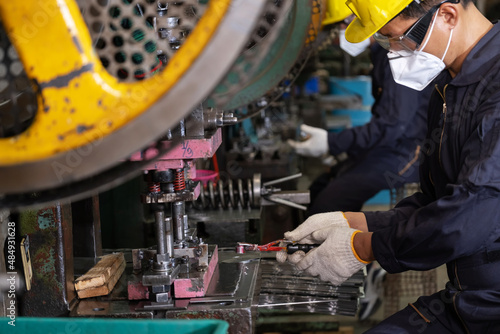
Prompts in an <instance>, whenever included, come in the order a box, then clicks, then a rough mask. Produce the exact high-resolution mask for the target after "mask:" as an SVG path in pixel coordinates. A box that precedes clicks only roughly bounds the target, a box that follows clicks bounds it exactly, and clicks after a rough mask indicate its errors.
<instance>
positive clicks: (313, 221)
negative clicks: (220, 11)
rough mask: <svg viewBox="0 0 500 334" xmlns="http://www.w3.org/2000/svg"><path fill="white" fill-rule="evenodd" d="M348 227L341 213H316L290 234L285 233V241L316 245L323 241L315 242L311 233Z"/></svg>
mask: <svg viewBox="0 0 500 334" xmlns="http://www.w3.org/2000/svg"><path fill="white" fill-rule="evenodd" d="M333 226H337V227H349V222H348V221H347V219H346V218H345V216H344V213H343V212H341V211H334V212H326V213H318V214H316V215H312V216H311V217H309V218H307V219H306V220H305V221H304V222H303V223H302V224H300V225H299V227H297V228H296V229H295V230H293V231H291V232H285V239H287V240H290V241H296V242H298V243H300V244H317V243H319V242H322V241H323V240H320V241H318V240H316V239H315V238H314V237H313V233H314V232H316V231H318V230H320V229H324V228H326V227H333Z"/></svg>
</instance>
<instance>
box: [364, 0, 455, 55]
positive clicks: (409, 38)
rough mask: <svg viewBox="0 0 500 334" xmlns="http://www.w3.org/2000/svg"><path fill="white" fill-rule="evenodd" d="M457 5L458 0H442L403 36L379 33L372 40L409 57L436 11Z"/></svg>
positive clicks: (424, 33)
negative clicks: (443, 5)
mask: <svg viewBox="0 0 500 334" xmlns="http://www.w3.org/2000/svg"><path fill="white" fill-rule="evenodd" d="M447 2H449V3H453V4H457V3H459V2H460V0H444V1H443V2H441V3H439V4H437V5H435V6H434V7H432V8H431V9H429V11H428V12H427V13H425V14H424V15H423V16H422V17H421V18H419V19H418V20H417V21H416V22H415V23H414V24H412V25H411V27H410V28H408V30H406V31H405V32H404V34H403V35H401V36H398V37H387V36H385V35H382V34H381V33H379V32H376V33H375V34H374V35H373V38H374V39H375V40H376V41H377V42H378V43H379V44H380V45H381V46H382V47H383V48H384V49H386V50H389V51H392V52H395V53H398V54H399V55H401V56H410V55H412V54H413V52H415V51H416V50H418V48H419V47H420V46H421V45H422V42H423V40H424V38H425V35H426V34H427V30H429V26H430V24H431V22H432V18H433V17H434V14H435V13H436V11H437V10H438V9H439V7H441V5H442V4H445V3H447Z"/></svg>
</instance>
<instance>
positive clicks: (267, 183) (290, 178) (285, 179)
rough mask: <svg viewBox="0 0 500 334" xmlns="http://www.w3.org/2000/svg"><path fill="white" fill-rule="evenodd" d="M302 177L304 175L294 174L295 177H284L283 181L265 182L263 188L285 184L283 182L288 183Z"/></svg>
mask: <svg viewBox="0 0 500 334" xmlns="http://www.w3.org/2000/svg"><path fill="white" fill-rule="evenodd" d="M301 176H302V173H298V174H294V175H290V176H285V177H282V178H281V179H276V180H272V181H268V182H264V184H263V186H264V187H267V186H272V185H274V184H278V183H283V182H286V181H290V180H294V179H298V178H299V177H301Z"/></svg>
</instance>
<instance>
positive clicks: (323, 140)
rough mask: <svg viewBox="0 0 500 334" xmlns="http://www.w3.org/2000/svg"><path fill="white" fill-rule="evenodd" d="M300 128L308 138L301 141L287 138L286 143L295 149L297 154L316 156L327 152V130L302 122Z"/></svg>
mask: <svg viewBox="0 0 500 334" xmlns="http://www.w3.org/2000/svg"><path fill="white" fill-rule="evenodd" d="M300 130H301V131H302V132H305V133H306V134H307V135H309V136H310V138H309V139H307V140H306V141H302V142H300V141H294V140H291V139H289V140H288V144H289V145H290V146H291V147H293V148H294V149H295V152H297V154H300V155H303V156H306V157H315V158H318V157H321V156H323V155H324V154H326V153H328V132H327V131H326V130H325V129H320V128H315V127H312V126H308V125H305V124H302V125H301V126H300Z"/></svg>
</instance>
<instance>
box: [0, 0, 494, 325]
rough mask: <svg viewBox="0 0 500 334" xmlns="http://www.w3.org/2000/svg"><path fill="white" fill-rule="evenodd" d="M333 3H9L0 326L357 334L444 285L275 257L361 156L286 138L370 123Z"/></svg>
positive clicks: (379, 201) (0, 9) (405, 187)
mask: <svg viewBox="0 0 500 334" xmlns="http://www.w3.org/2000/svg"><path fill="white" fill-rule="evenodd" d="M333 3H334V1H327V0H183V1H168V0H25V1H2V3H0V23H1V25H0V246H2V247H0V249H1V251H2V256H0V280H1V282H0V319H2V318H4V319H5V320H1V321H2V323H1V324H0V332H1V333H18V332H19V333H34V334H36V333H119V332H122V333H160V332H161V333H179V334H184V333H186V334H188V333H193V334H195V333H198V334H199V333H218V334H222V333H229V334H237V333H238V334H239V333H241V334H287V333H293V334H334V333H341V334H358V333H363V332H365V331H366V330H369V329H370V328H372V327H374V326H375V325H377V324H378V323H380V322H381V321H382V320H384V319H386V318H388V317H389V316H391V315H392V314H394V313H396V312H397V311H399V310H401V309H403V308H404V307H406V306H407V305H408V303H411V302H413V301H415V300H416V299H417V298H418V297H419V296H421V295H430V294H433V293H435V292H437V291H439V290H441V289H442V288H443V287H444V286H445V284H446V282H447V281H448V278H447V276H446V275H447V274H446V268H445V267H444V266H442V267H438V268H435V269H431V270H425V271H411V270H410V271H405V272H402V273H395V274H391V273H388V272H386V271H385V270H384V269H383V268H382V267H381V266H380V265H379V264H378V263H377V262H376V261H375V262H372V263H371V265H370V270H368V269H367V268H362V269H361V270H359V271H358V272H356V273H355V274H354V275H352V276H351V277H349V278H347V279H346V280H345V281H344V282H343V283H342V284H340V285H333V284H332V283H330V282H328V281H323V280H321V279H320V278H319V277H318V276H311V275H308V274H307V273H305V272H303V271H301V270H298V269H297V268H296V267H295V266H294V265H293V264H292V263H289V262H286V261H285V262H284V263H283V262H282V261H277V258H276V255H277V252H280V251H281V252H282V251H283V249H284V250H285V251H286V250H287V247H288V249H291V247H292V245H293V244H289V245H288V246H287V245H286V244H284V242H285V241H283V239H284V233H285V232H287V231H292V230H294V229H295V228H297V227H298V226H300V224H301V223H302V222H304V221H305V220H306V219H307V214H308V213H307V212H308V205H309V204H310V203H311V196H310V195H311V194H310V186H311V184H312V183H313V181H314V180H315V179H316V178H318V177H319V176H320V175H322V174H323V173H325V172H327V171H329V170H330V169H331V168H334V167H335V166H336V165H337V164H339V163H341V162H342V161H343V160H345V159H349V156H348V155H347V154H339V155H337V156H334V155H322V156H320V157H311V156H309V157H308V156H302V155H300V154H298V153H297V152H296V151H295V150H294V149H293V147H291V146H290V144H289V141H290V140H292V141H296V142H299V143H300V142H304V141H307V140H308V137H307V134H304V133H303V132H302V131H301V125H303V124H306V125H309V126H312V127H317V128H322V129H324V130H326V132H328V133H340V132H342V131H344V130H346V129H352V128H356V127H362V126H364V125H365V124H367V123H369V122H370V121H371V119H372V113H371V111H372V106H373V103H374V97H373V92H372V79H371V72H372V61H371V58H370V50H369V48H367V49H365V50H362V52H360V54H359V55H357V56H352V55H350V54H349V53H347V52H346V51H344V50H343V49H342V48H341V47H340V42H339V41H340V39H341V36H340V35H341V29H342V28H341V26H340V25H339V24H337V23H338V22H328V18H329V17H330V16H331V15H333V14H332V13H334V10H335V8H332V7H333V6H334V5H333ZM476 6H477V7H478V9H479V10H480V11H481V12H482V13H484V14H485V15H486V16H487V17H488V18H489V19H491V20H492V21H493V19H494V18H498V16H500V15H499V13H500V1H498V0H483V1H481V0H479V1H477V2H476ZM344 29H345V27H344ZM339 177H341V176H339ZM352 187H356V184H352ZM418 191H419V184H418V182H411V183H403V184H399V185H398V186H397V187H393V188H390V189H383V190H380V191H379V192H377V193H376V194H375V195H374V196H371V198H370V199H368V200H367V201H365V202H364V203H363V206H362V209H361V211H386V210H390V209H391V208H393V207H394V206H395V205H396V203H398V202H399V201H400V200H402V199H403V198H405V197H407V196H409V195H412V194H413V193H415V192H418ZM346 211H349V210H346ZM289 254H291V251H290V250H289ZM370 271H371V272H370ZM372 275H377V276H376V277H375V276H372ZM368 281H369V282H368ZM366 307H369V309H368V310H367V309H366ZM16 330H17V331H16Z"/></svg>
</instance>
